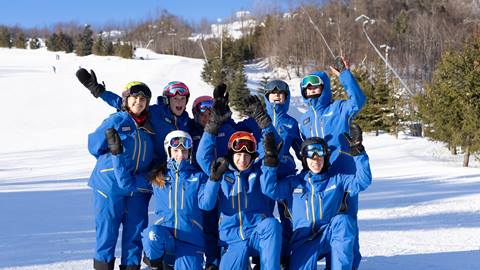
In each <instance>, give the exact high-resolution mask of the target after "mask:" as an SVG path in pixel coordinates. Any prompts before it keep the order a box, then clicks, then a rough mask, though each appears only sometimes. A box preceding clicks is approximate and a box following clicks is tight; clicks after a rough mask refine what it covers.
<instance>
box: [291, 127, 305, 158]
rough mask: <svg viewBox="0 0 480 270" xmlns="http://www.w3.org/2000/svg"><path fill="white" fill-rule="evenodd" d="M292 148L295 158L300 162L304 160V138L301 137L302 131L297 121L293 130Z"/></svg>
mask: <svg viewBox="0 0 480 270" xmlns="http://www.w3.org/2000/svg"><path fill="white" fill-rule="evenodd" d="M290 135H291V136H292V148H293V151H295V156H296V157H297V159H298V160H302V153H301V152H300V151H301V149H300V148H301V146H302V137H301V136H300V130H299V128H298V123H297V122H296V121H295V124H294V125H293V128H292V134H290Z"/></svg>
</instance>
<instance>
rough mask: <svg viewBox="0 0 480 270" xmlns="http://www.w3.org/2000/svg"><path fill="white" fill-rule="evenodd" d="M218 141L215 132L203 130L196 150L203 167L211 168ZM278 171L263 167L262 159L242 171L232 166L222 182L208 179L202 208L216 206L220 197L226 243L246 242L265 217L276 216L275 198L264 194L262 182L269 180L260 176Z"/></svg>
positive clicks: (222, 237)
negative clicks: (274, 212) (213, 133)
mask: <svg viewBox="0 0 480 270" xmlns="http://www.w3.org/2000/svg"><path fill="white" fill-rule="evenodd" d="M215 141H216V138H215V136H214V135H212V134H210V133H208V132H204V133H203V136H202V139H201V141H200V145H199V147H198V152H197V161H198V162H199V163H203V164H202V165H201V167H202V168H210V165H211V163H212V162H213V161H214V156H215V155H214V152H215V147H216V146H215ZM199 157H203V158H202V159H199ZM275 170H276V168H273V167H267V166H262V164H261V160H259V161H257V162H254V163H253V164H252V165H251V166H250V167H249V168H248V169H247V170H244V171H242V172H240V171H238V170H237V169H236V168H235V167H234V166H232V165H230V166H229V170H227V172H225V174H224V175H223V176H222V179H221V180H220V181H218V182H214V181H211V180H208V181H207V183H206V184H205V189H204V191H203V197H204V198H203V200H204V201H205V204H203V207H202V209H204V210H207V211H208V210H211V209H213V207H215V205H216V203H217V200H218V203H219V204H218V205H219V210H220V220H219V235H220V236H219V238H220V240H221V241H223V242H226V243H227V244H231V243H235V242H239V241H244V240H246V239H248V238H249V237H250V236H251V234H252V233H253V231H254V229H255V227H256V226H257V224H259V223H260V222H261V221H262V220H263V219H265V218H266V217H273V208H274V201H273V200H272V199H270V198H269V197H267V196H266V195H265V194H264V192H263V189H264V186H263V185H262V184H261V183H265V182H266V180H264V181H261V179H262V178H271V177H275ZM208 173H210V172H208ZM271 181H275V180H274V179H272V180H271Z"/></svg>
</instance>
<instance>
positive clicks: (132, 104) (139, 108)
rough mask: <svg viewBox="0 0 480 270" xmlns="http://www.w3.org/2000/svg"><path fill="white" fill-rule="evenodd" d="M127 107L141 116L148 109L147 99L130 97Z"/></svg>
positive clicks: (140, 96) (139, 96)
mask: <svg viewBox="0 0 480 270" xmlns="http://www.w3.org/2000/svg"><path fill="white" fill-rule="evenodd" d="M127 107H128V109H129V110H130V111H131V112H132V113H133V114H134V115H136V116H139V115H140V114H141V113H142V112H143V111H144V110H145V108H146V107H147V98H146V97H144V96H142V95H138V96H129V97H128V98H127Z"/></svg>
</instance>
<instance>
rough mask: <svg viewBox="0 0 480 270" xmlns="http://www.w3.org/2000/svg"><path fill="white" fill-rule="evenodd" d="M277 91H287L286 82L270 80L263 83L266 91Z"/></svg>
mask: <svg viewBox="0 0 480 270" xmlns="http://www.w3.org/2000/svg"><path fill="white" fill-rule="evenodd" d="M275 90H277V91H279V92H286V93H287V92H288V84H287V83H285V82H284V81H271V82H269V83H267V85H265V91H266V92H267V93H269V92H273V91H275Z"/></svg>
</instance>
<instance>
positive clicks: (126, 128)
mask: <svg viewBox="0 0 480 270" xmlns="http://www.w3.org/2000/svg"><path fill="white" fill-rule="evenodd" d="M130 130H132V128H131V127H129V126H126V127H122V131H130Z"/></svg>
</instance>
